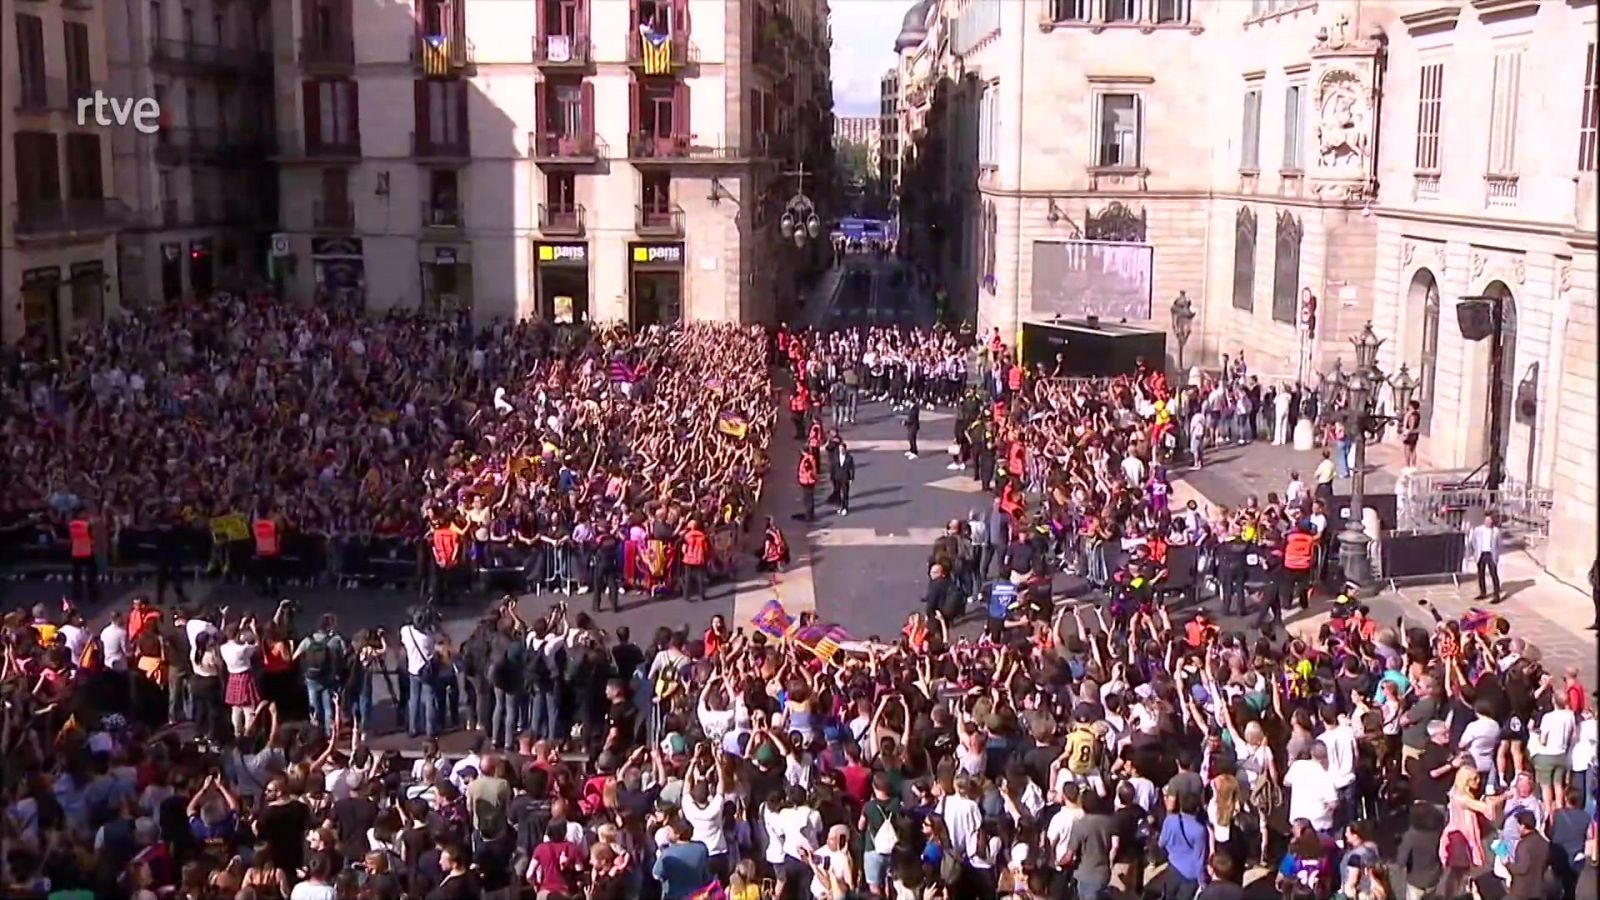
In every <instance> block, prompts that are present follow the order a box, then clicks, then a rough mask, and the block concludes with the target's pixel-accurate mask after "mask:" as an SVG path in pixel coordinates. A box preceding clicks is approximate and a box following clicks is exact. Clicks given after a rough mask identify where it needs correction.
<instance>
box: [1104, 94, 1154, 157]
mask: <svg viewBox="0 0 1600 900" xmlns="http://www.w3.org/2000/svg"><path fill="white" fill-rule="evenodd" d="M1141 101H1142V98H1141V97H1140V96H1139V95H1138V94H1101V95H1100V98H1099V104H1098V105H1099V109H1098V111H1097V119H1098V122H1099V136H1098V145H1097V148H1096V151H1095V165H1097V166H1100V167H1101V168H1136V167H1138V166H1139V165H1140V163H1141V160H1142V159H1143V155H1144V146H1143V144H1144V141H1143V124H1144V123H1143V121H1142V119H1143V116H1142V113H1143V109H1142V107H1143V103H1142V102H1141Z"/></svg>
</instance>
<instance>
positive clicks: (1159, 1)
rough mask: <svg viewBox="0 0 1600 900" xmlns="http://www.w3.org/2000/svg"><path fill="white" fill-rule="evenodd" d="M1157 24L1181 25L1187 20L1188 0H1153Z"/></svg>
mask: <svg viewBox="0 0 1600 900" xmlns="http://www.w3.org/2000/svg"><path fill="white" fill-rule="evenodd" d="M1154 18H1155V22H1156V24H1157V25H1182V24H1183V23H1185V22H1187V21H1189V0H1155V10H1154Z"/></svg>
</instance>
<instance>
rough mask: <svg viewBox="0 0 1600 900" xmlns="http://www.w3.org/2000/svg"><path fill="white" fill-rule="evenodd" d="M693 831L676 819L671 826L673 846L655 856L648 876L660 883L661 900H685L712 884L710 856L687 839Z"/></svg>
mask: <svg viewBox="0 0 1600 900" xmlns="http://www.w3.org/2000/svg"><path fill="white" fill-rule="evenodd" d="M693 834H694V830H693V829H692V828H691V827H690V826H689V823H688V822H687V821H685V820H683V819H678V820H677V821H675V822H673V823H672V843H670V844H668V845H667V846H666V847H664V848H662V850H661V852H660V853H658V854H656V862H655V865H654V866H652V867H651V869H650V874H651V876H653V877H654V878H655V880H657V881H659V882H661V900H688V898H689V897H692V896H694V894H695V893H696V892H698V891H699V890H700V889H701V888H703V887H705V886H706V885H709V884H710V883H711V866H710V861H711V854H710V853H709V852H708V851H707V850H706V845H705V844H701V843H698V842H696V841H692V840H690V837H691V836H692V835H693Z"/></svg>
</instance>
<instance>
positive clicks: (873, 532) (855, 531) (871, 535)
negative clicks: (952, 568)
mask: <svg viewBox="0 0 1600 900" xmlns="http://www.w3.org/2000/svg"><path fill="white" fill-rule="evenodd" d="M942 534H944V529H943V528H910V529H907V530H906V533H904V534H882V533H880V532H879V531H878V530H877V529H875V528H822V529H819V530H817V531H816V532H813V533H812V535H811V544H812V546H814V547H932V546H933V542H934V541H936V540H938V539H939V536H940V535H942Z"/></svg>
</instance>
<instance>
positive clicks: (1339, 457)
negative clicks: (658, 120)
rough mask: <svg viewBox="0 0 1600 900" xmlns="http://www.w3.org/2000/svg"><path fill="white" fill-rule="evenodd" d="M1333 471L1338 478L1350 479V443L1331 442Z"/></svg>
mask: <svg viewBox="0 0 1600 900" xmlns="http://www.w3.org/2000/svg"><path fill="white" fill-rule="evenodd" d="M1333 470H1334V471H1335V472H1337V473H1338V475H1339V477H1340V478H1349V477H1350V442H1349V441H1347V440H1346V441H1334V442H1333Z"/></svg>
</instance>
